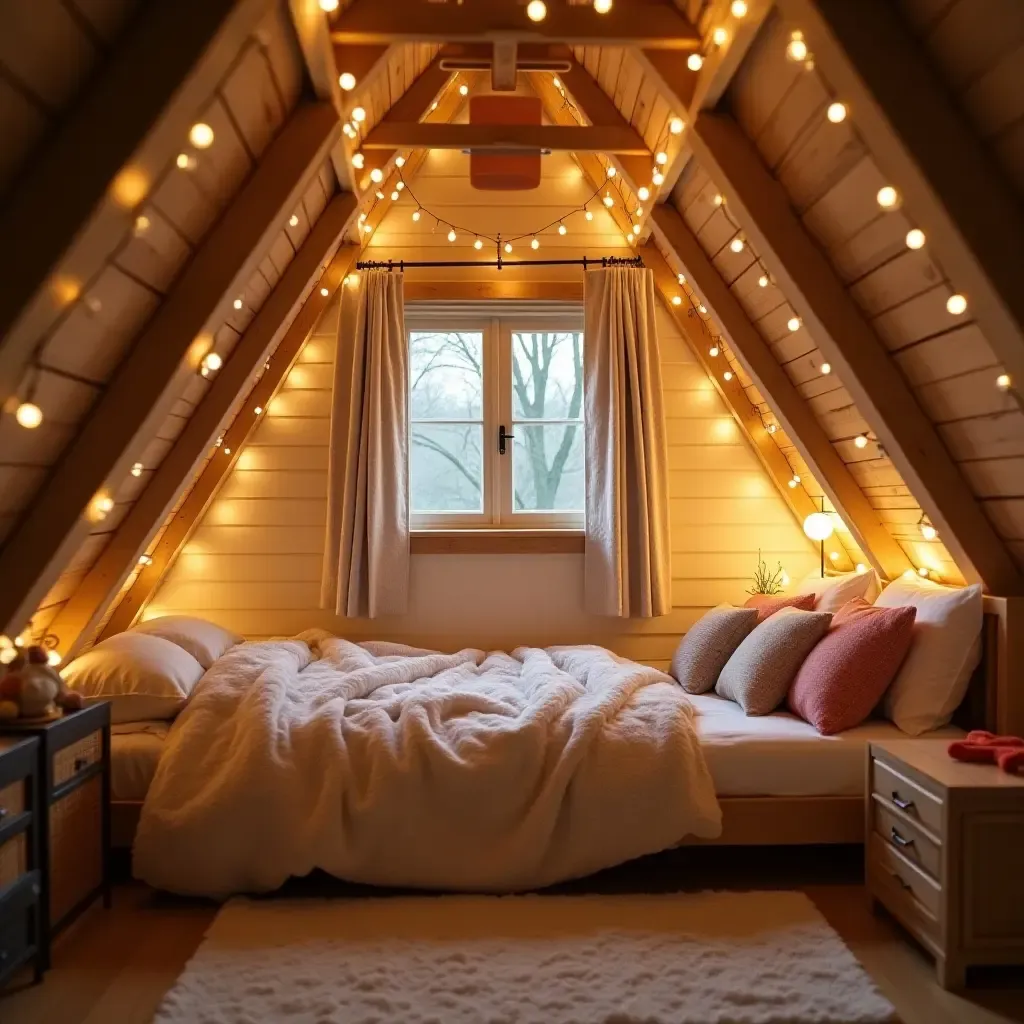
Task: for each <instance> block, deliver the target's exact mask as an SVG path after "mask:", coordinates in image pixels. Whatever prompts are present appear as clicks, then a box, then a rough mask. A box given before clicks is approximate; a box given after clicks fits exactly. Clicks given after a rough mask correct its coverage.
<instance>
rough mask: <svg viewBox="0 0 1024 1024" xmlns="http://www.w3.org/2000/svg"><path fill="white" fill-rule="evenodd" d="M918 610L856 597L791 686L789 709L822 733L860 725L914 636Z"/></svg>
mask: <svg viewBox="0 0 1024 1024" xmlns="http://www.w3.org/2000/svg"><path fill="white" fill-rule="evenodd" d="M916 615H917V609H916V608H914V607H913V606H907V607H903V608H879V607H877V606H875V605H870V604H868V603H867V601H865V600H864V599H863V598H860V597H857V598H854V599H853V600H852V601H850V602H848V603H847V604H844V605H843V607H842V608H840V609H839V611H838V612H836V614H835V616H834V617H833V619H832V626H831V628H830V629H829V631H828V633H827V634H826V635H825V636H824V637H823V638H822V640H821V642H820V643H819V644H818V645H817V647H815V648H814V650H812V651H811V653H810V654H808V655H807V658H806V659H805V660H804V663H803V664H802V665H801V666H800V668H799V670H798V671H797V674H796V678H795V679H794V680H793V685H792V686H791V687H790V689H789V710H790V711H792V712H793V714H795V715H799V716H800V717H801V718H802V719H804V720H805V721H807V722H810V723H811V725H813V726H814V727H815V729H817V730H818V732H820V733H822V734H823V735H825V736H831V735H832V734H833V733H837V732H842V731H843V730H844V729H852V728H853V727H854V726H855V725H860V723H861V722H863V721H864V719H865V718H867V717H868V715H870V714H871V712H872V710H873V709H874V708H875V706H876V705H877V704H878V702H879V701H880V700H881V699H882V696H883V695H884V693H885V691H886V690H887V689H888V688H889V684H890V683H891V682H892V681H893V679H894V678H895V676H896V672H897V671H898V670H899V667H900V664H901V663H902V662H903V659H904V658H905V657H906V656H907V651H909V650H910V644H911V642H912V641H913V639H914V618H915V617H916Z"/></svg>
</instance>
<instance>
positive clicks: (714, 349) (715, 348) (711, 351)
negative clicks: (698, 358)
mask: <svg viewBox="0 0 1024 1024" xmlns="http://www.w3.org/2000/svg"><path fill="white" fill-rule="evenodd" d="M719 352H721V349H720V348H719V347H718V346H717V345H712V346H711V348H709V349H708V355H709V356H711V358H712V359H717V358H718V353H719Z"/></svg>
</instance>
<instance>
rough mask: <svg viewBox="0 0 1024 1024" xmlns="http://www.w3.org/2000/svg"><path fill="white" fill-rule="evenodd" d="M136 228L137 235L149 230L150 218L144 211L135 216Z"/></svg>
mask: <svg viewBox="0 0 1024 1024" xmlns="http://www.w3.org/2000/svg"><path fill="white" fill-rule="evenodd" d="M134 230H135V234H137V235H144V234H145V233H146V232H147V231H148V230H149V218H148V217H147V216H146V215H145V214H144V213H140V214H139V215H138V217H136V218H135V229H134Z"/></svg>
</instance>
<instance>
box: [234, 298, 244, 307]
mask: <svg viewBox="0 0 1024 1024" xmlns="http://www.w3.org/2000/svg"><path fill="white" fill-rule="evenodd" d="M231 305H232V306H234V307H235V309H241V308H242V306H244V305H245V303H244V302H243V301H242V300H241V299H235V301H234V302H232V303H231Z"/></svg>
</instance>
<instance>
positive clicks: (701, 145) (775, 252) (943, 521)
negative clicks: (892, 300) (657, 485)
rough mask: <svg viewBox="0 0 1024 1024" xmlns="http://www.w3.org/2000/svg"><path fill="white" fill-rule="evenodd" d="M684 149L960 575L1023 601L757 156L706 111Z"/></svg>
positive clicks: (907, 395)
mask: <svg viewBox="0 0 1024 1024" xmlns="http://www.w3.org/2000/svg"><path fill="white" fill-rule="evenodd" d="M690 144H691V145H692V146H693V148H694V153H695V154H696V156H697V158H698V159H699V160H700V161H701V164H702V165H703V166H704V167H705V168H706V169H707V171H708V173H709V174H710V175H711V178H712V180H714V181H715V182H717V183H718V185H719V187H720V188H721V189H722V190H723V192H724V193H725V195H726V197H727V199H728V202H729V206H730V209H731V210H732V211H733V213H734V215H735V217H736V219H737V220H738V221H739V223H740V224H741V225H742V227H743V230H744V231H745V233H746V235H747V237H748V238H749V239H750V241H751V243H752V244H753V246H754V248H755V249H756V250H757V252H758V253H759V254H760V257H761V259H762V260H763V262H764V263H765V265H766V266H767V268H768V270H769V272H770V273H771V274H772V275H773V276H774V277H775V279H776V282H777V283H778V286H779V287H780V288H781V289H782V291H783V292H784V293H785V295H786V298H787V299H788V300H789V302H790V303H791V305H792V306H793V307H794V308H795V309H796V311H797V312H798V314H799V315H800V316H801V317H802V319H803V323H804V328H803V329H805V330H807V331H809V332H810V335H811V337H812V338H813V339H814V341H815V343H816V344H817V346H818V348H819V349H820V351H821V353H822V356H823V358H824V359H825V360H826V361H828V362H829V363H831V364H832V368H833V370H834V371H835V372H836V374H837V376H838V377H839V379H840V380H841V381H842V382H843V384H844V385H845V386H846V388H847V390H848V391H849V392H850V395H851V397H852V398H853V401H854V403H855V405H856V406H857V408H858V409H859V411H860V413H861V414H862V415H863V416H864V418H865V419H866V420H867V422H868V423H869V425H870V426H871V428H872V430H874V431H875V433H876V434H877V436H878V438H879V440H880V441H881V443H882V445H883V446H884V448H885V451H886V454H887V455H888V456H889V458H890V459H892V461H893V464H894V465H895V466H896V468H897V469H898V470H899V472H900V475H901V476H902V477H903V480H904V481H905V482H906V484H907V486H908V487H909V488H910V490H911V493H912V494H913V495H914V497H915V498H917V500H918V501H919V502H920V503H921V507H922V508H923V509H924V511H925V512H926V513H927V514H928V517H929V518H930V520H931V522H932V523H933V524H934V525H935V527H936V529H938V531H939V533H940V534H941V535H942V540H943V543H944V544H945V545H946V547H947V548H948V549H949V551H950V553H951V554H952V555H953V558H954V560H955V561H956V563H957V565H958V566H959V568H960V570H961V572H963V574H964V576H965V577H967V578H968V579H969V580H972V581H980V582H981V583H983V584H985V586H986V587H987V588H988V589H989V590H990V591H992V592H993V593H996V594H1001V595H1003V596H1016V595H1019V594H1024V577H1022V575H1021V572H1020V570H1019V569H1018V568H1017V566H1016V564H1015V563H1014V561H1013V559H1012V557H1011V556H1010V554H1009V552H1008V551H1007V549H1006V547H1005V545H1004V544H1003V542H1002V540H1001V539H1000V537H999V535H998V534H997V533H996V531H995V528H994V527H993V525H992V523H991V522H990V521H989V519H988V517H987V516H986V515H985V513H984V511H983V510H982V508H981V506H980V505H979V504H978V502H977V501H975V499H974V497H973V496H972V494H971V489H970V487H969V486H968V483H967V481H966V480H965V479H964V477H963V475H962V474H961V473H960V470H959V468H958V467H957V465H956V463H954V461H953V459H952V457H951V456H950V454H949V452H948V451H947V450H946V448H945V446H944V444H943V443H942V439H941V438H940V437H939V434H938V431H937V430H936V429H935V427H934V425H933V424H932V423H931V421H930V420H929V419H928V417H927V415H926V414H925V413H924V411H923V410H922V409H921V407H920V405H919V404H918V402H917V399H916V397H915V396H914V393H913V391H912V389H911V388H910V386H909V384H908V383H907V382H906V380H905V379H904V378H903V375H902V374H901V373H900V371H899V368H898V367H897V366H896V364H895V363H894V362H893V360H892V359H891V357H890V355H889V353H888V351H887V350H886V349H885V347H884V346H883V344H882V342H881V341H880V340H879V338H878V337H877V336H876V335H875V333H874V331H873V330H872V329H871V326H870V324H869V323H868V321H867V319H866V317H865V315H864V313H863V312H862V311H861V309H860V307H859V306H858V305H857V304H856V303H855V302H854V301H853V299H852V298H851V296H850V295H849V293H848V292H847V290H846V288H845V286H844V285H843V282H842V281H841V280H840V279H839V277H838V275H837V274H836V272H835V270H834V269H833V268H832V266H831V264H829V262H828V261H827V260H826V259H825V258H824V257H823V256H822V254H821V250H820V249H819V248H818V246H817V244H816V242H815V241H814V239H813V238H812V237H811V236H810V235H809V234H808V232H807V230H806V229H805V228H804V226H803V224H802V223H801V222H800V219H799V218H798V217H797V216H796V214H795V213H794V212H793V209H792V208H791V206H790V204H789V198H788V196H787V195H786V193H785V190H784V189H783V188H782V186H781V185H780V184H779V182H778V181H776V180H775V179H774V178H773V177H772V176H771V174H770V172H769V171H768V169H767V168H766V167H765V165H764V163H763V161H762V159H761V156H760V154H759V153H758V151H757V149H756V148H755V147H754V145H753V144H752V143H751V142H750V140H749V139H747V137H746V136H745V135H744V134H743V131H742V129H741V128H740V127H739V125H738V124H737V123H736V122H735V121H734V120H733V119H732V117H730V116H729V115H727V114H715V113H711V112H707V111H705V112H704V113H702V114H701V115H700V116H699V117H698V118H697V120H696V122H695V123H694V124H693V126H692V131H691V136H690Z"/></svg>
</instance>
